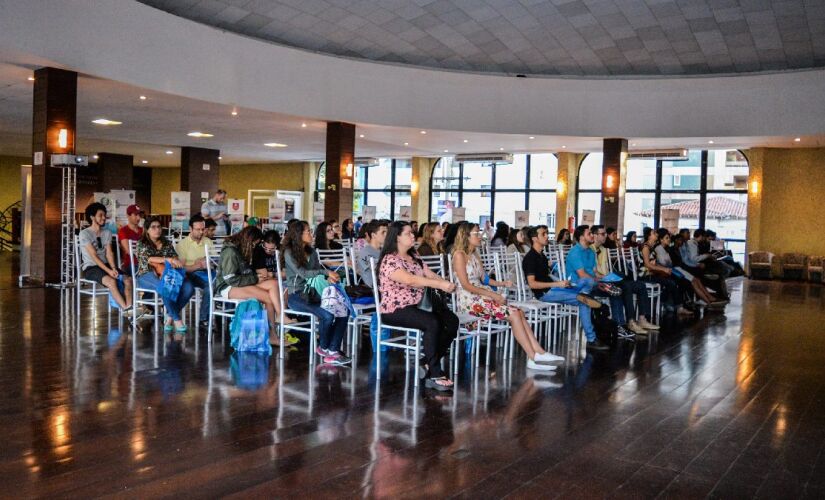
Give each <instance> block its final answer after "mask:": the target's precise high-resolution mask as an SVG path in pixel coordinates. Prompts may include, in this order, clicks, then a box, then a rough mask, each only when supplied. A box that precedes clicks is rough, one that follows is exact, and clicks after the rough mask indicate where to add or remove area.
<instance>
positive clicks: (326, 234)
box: [315, 222, 344, 250]
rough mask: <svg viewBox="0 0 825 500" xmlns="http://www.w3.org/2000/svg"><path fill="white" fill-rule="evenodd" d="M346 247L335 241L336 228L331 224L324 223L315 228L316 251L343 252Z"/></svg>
mask: <svg viewBox="0 0 825 500" xmlns="http://www.w3.org/2000/svg"><path fill="white" fill-rule="evenodd" d="M342 248H344V245H342V244H340V243H338V242H337V241H335V228H334V227H333V226H332V224H330V223H329V222H322V223H320V224H318V227H316V228H315V249H316V250H341V249H342Z"/></svg>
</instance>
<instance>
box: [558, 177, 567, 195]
mask: <svg viewBox="0 0 825 500" xmlns="http://www.w3.org/2000/svg"><path fill="white" fill-rule="evenodd" d="M556 192H558V194H559V195H560V196H564V194H565V193H566V192H567V184H565V182H564V181H559V182H558V184H557V185H556Z"/></svg>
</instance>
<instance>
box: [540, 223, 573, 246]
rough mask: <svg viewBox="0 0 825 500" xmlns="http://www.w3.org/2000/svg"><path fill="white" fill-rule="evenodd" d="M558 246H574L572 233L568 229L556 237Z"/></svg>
mask: <svg viewBox="0 0 825 500" xmlns="http://www.w3.org/2000/svg"><path fill="white" fill-rule="evenodd" d="M545 227H546V226H545ZM556 244H557V245H572V244H573V240H572V239H571V238H570V231H568V230H567V229H562V230H561V231H559V234H558V236H556Z"/></svg>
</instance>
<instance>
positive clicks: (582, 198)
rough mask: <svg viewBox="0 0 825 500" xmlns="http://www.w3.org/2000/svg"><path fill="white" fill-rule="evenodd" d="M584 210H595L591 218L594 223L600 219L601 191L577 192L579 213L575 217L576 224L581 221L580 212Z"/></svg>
mask: <svg viewBox="0 0 825 500" xmlns="http://www.w3.org/2000/svg"><path fill="white" fill-rule="evenodd" d="M585 210H595V211H596V215H595V217H594V218H593V220H594V222H595V223H596V224H598V223H599V221H600V220H601V213H602V193H579V213H578V214H577V217H576V224H577V225H578V224H581V223H582V214H583V213H584V211H585Z"/></svg>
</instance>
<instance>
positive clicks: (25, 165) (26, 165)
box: [20, 164, 31, 167]
mask: <svg viewBox="0 0 825 500" xmlns="http://www.w3.org/2000/svg"><path fill="white" fill-rule="evenodd" d="M20 166H21V167H31V165H28V164H23V165H20Z"/></svg>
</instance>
